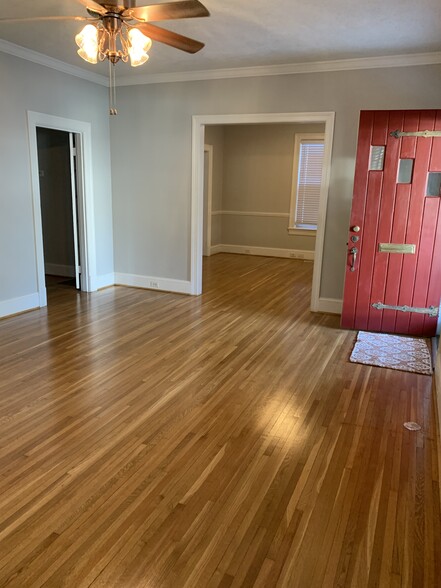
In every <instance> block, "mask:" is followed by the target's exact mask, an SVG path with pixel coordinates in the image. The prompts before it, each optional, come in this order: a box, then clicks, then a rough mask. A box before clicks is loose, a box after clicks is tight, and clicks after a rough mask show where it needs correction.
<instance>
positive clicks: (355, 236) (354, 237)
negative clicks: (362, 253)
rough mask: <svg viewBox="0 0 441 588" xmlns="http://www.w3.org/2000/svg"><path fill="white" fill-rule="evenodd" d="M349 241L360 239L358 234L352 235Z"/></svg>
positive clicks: (353, 241) (354, 241)
mask: <svg viewBox="0 0 441 588" xmlns="http://www.w3.org/2000/svg"><path fill="white" fill-rule="evenodd" d="M351 241H352V243H356V242H357V241H360V237H359V236H358V235H352V237H351Z"/></svg>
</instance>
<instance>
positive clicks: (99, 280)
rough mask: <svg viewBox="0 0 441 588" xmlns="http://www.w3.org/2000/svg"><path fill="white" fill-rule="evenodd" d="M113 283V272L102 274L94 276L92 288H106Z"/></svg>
mask: <svg viewBox="0 0 441 588" xmlns="http://www.w3.org/2000/svg"><path fill="white" fill-rule="evenodd" d="M114 284H115V274H114V273H113V272H112V273H110V274H103V275H101V276H95V278H94V279H93V280H92V287H93V290H101V289H102V288H108V287H109V286H113V285H114Z"/></svg>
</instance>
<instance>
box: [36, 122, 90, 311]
mask: <svg viewBox="0 0 441 588" xmlns="http://www.w3.org/2000/svg"><path fill="white" fill-rule="evenodd" d="M28 127H29V155H30V165H31V180H32V195H33V213H34V231H35V260H36V273H37V287H38V295H39V305H40V306H46V305H47V294H46V268H45V261H46V260H45V251H44V243H43V213H42V195H41V190H40V179H41V178H40V167H39V154H38V141H37V137H38V129H40V128H44V129H49V130H54V131H61V132H62V133H65V134H66V135H65V136H68V137H69V152H70V155H69V157H70V159H71V161H70V168H74V169H75V174H70V180H71V195H72V193H73V191H75V198H72V205H71V206H72V217H71V219H72V223H73V221H74V218H76V219H77V226H76V231H75V229H74V227H73V225H72V236H73V239H75V234H76V238H77V244H76V245H75V243H74V247H73V258H74V262H73V268H74V272H75V275H76V282H77V281H78V287H79V288H80V289H81V290H82V291H85V292H94V291H96V289H97V284H96V250H95V222H94V198H93V178H92V131H91V125H90V123H86V122H83V121H76V120H72V119H66V118H61V117H57V116H52V115H47V114H42V113H38V112H31V111H28ZM72 160H74V161H72ZM74 210H75V212H76V214H75V215H74V214H73V213H74ZM75 252H76V255H75ZM80 261H81V263H80ZM60 265H63V264H60ZM80 269H81V279H79V270H80Z"/></svg>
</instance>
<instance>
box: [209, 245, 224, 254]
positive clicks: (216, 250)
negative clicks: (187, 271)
mask: <svg viewBox="0 0 441 588" xmlns="http://www.w3.org/2000/svg"><path fill="white" fill-rule="evenodd" d="M222 247H223V245H212V246H211V247H210V255H216V253H223V251H224V250H223V249H222Z"/></svg>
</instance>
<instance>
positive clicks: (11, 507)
mask: <svg viewBox="0 0 441 588" xmlns="http://www.w3.org/2000/svg"><path fill="white" fill-rule="evenodd" d="M204 272H205V273H204V294H203V295H202V296H201V297H197V298H195V297H188V296H179V295H172V294H166V293H161V292H152V291H144V290H136V289H128V288H127V289H126V288H118V287H117V288H110V289H107V290H103V291H101V292H98V293H95V294H91V295H87V294H83V293H76V292H74V291H72V290H70V289H68V288H51V289H49V306H48V308H47V309H41V310H38V311H35V312H31V313H27V314H23V315H20V316H16V317H12V318H10V319H6V320H3V321H1V322H0V337H1V338H0V376H1V377H0V426H1V429H0V465H1V468H0V512H1V520H0V549H1V554H0V586H2V587H3V586H8V587H17V586H20V587H37V586H51V587H61V586H68V587H72V588H80V587H85V586H91V587H93V588H98V587H123V588H138V587H149V588H153V587H154V588H157V587H161V588H162V587H173V588H184V587H185V588H187V587H188V588H195V587H198V588H199V587H200V588H214V587H219V588H228V587H237V586H254V587H256V588H257V587H259V588H262V587H264V588H267V587H273V586H277V587H286V588H295V587H302V588H304V587H306V588H309V587H322V586H354V587H357V588H362V587H370V586H384V587H398V586H416V587H430V588H432V587H436V586H440V585H441V580H440V579H441V531H440V529H441V522H440V500H439V486H438V469H437V454H436V443H435V430H434V404H433V401H432V391H431V378H430V377H429V376H420V375H415V374H411V373H404V372H397V371H393V370H387V369H380V368H373V367H368V366H362V365H356V364H351V363H349V362H348V356H349V353H350V350H351V347H352V344H353V341H354V338H355V333H352V332H348V331H342V330H340V329H339V319H338V317H335V316H329V315H323V314H311V313H310V312H309V301H310V284H311V275H312V264H311V263H305V262H302V261H296V260H284V259H269V258H259V257H246V256H235V255H227V254H221V255H216V256H214V257H212V258H209V259H208V260H207V262H206V263H205V267H204ZM405 421H417V422H418V423H420V424H421V426H422V430H421V431H417V432H414V431H408V430H406V429H405V428H404V427H403V423H404V422H405Z"/></svg>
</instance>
